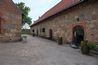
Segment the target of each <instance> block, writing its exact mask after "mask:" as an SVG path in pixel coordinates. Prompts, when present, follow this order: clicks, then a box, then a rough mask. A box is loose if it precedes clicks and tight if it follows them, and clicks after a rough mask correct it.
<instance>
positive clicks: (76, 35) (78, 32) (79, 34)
mask: <svg viewBox="0 0 98 65" xmlns="http://www.w3.org/2000/svg"><path fill="white" fill-rule="evenodd" d="M83 40H84V28H83V27H82V26H75V27H74V28H73V43H74V44H75V45H76V46H80V43H81V41H83Z"/></svg>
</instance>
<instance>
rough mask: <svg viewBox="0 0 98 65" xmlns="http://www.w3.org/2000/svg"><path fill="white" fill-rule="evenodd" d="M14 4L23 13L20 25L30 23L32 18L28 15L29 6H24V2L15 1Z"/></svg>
mask: <svg viewBox="0 0 98 65" xmlns="http://www.w3.org/2000/svg"><path fill="white" fill-rule="evenodd" d="M16 6H17V7H18V8H19V9H20V10H21V12H22V13H23V18H22V25H24V24H26V23H27V24H29V25H30V24H31V23H32V21H31V20H32V19H31V18H30V17H29V16H28V14H29V12H30V8H29V7H27V6H25V3H23V2H20V3H16Z"/></svg>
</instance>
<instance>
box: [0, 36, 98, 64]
mask: <svg viewBox="0 0 98 65" xmlns="http://www.w3.org/2000/svg"><path fill="white" fill-rule="evenodd" d="M27 36H28V38H27V42H26V43H24V42H16V43H14V42H13V43H0V65H98V56H95V55H94V56H86V55H82V54H81V52H80V50H77V49H72V48H70V47H69V46H66V45H63V46H59V45H57V43H56V42H53V41H49V40H46V39H42V38H37V37H32V36H29V35H27Z"/></svg>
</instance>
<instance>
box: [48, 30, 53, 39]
mask: <svg viewBox="0 0 98 65" xmlns="http://www.w3.org/2000/svg"><path fill="white" fill-rule="evenodd" d="M49 39H50V40H52V39H53V31H52V29H50V30H49Z"/></svg>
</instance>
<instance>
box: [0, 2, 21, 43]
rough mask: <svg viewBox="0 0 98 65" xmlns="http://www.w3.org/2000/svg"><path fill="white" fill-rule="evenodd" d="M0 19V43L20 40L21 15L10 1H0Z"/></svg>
mask: <svg viewBox="0 0 98 65" xmlns="http://www.w3.org/2000/svg"><path fill="white" fill-rule="evenodd" d="M0 17H1V19H2V20H1V23H2V25H1V28H2V30H1V31H2V33H1V34H0V41H3V42H8V41H18V40H19V39H20V38H21V25H22V13H21V12H20V10H19V9H18V8H17V7H16V5H15V4H14V3H13V2H12V1H11V0H2V1H1V0H0Z"/></svg>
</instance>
